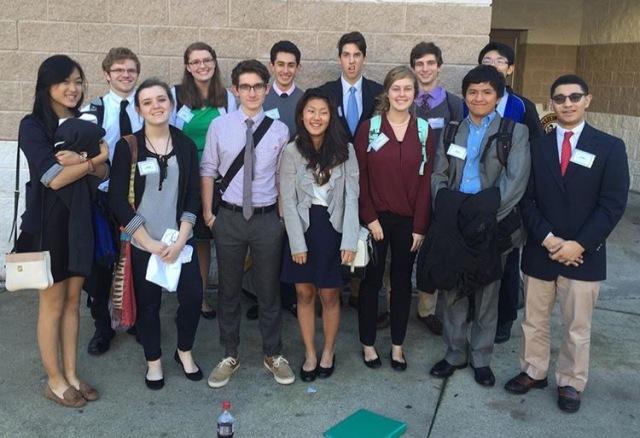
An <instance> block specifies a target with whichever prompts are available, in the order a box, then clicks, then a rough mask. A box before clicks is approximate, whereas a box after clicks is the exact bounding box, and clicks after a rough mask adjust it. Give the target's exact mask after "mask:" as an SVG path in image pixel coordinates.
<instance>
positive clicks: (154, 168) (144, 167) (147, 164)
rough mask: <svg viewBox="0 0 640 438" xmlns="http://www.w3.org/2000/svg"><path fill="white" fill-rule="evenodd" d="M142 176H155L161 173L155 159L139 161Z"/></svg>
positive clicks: (139, 170)
mask: <svg viewBox="0 0 640 438" xmlns="http://www.w3.org/2000/svg"><path fill="white" fill-rule="evenodd" d="M138 172H140V175H143V176H144V175H154V174H156V173H160V166H158V161H157V160H156V159H155V158H147V159H146V161H138Z"/></svg>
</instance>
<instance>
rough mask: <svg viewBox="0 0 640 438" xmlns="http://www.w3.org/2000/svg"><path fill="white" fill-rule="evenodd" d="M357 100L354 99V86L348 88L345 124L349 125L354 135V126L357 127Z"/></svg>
mask: <svg viewBox="0 0 640 438" xmlns="http://www.w3.org/2000/svg"><path fill="white" fill-rule="evenodd" d="M359 119H360V116H359V115H358V102H357V101H356V88H355V87H351V88H349V101H348V102H347V124H348V125H349V131H351V135H355V133H356V128H357V127H358V120H359Z"/></svg>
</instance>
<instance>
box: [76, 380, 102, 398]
mask: <svg viewBox="0 0 640 438" xmlns="http://www.w3.org/2000/svg"><path fill="white" fill-rule="evenodd" d="M78 391H80V394H81V395H82V397H83V398H84V399H85V400H86V401H96V400H98V398H100V396H99V395H98V391H96V389H95V388H94V387H92V386H91V385H89V384H88V383H85V382H80V389H78Z"/></svg>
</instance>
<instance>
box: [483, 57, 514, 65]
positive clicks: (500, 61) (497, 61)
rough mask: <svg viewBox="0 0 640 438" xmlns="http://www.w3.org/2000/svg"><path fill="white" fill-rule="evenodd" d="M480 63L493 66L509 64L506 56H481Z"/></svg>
mask: <svg viewBox="0 0 640 438" xmlns="http://www.w3.org/2000/svg"><path fill="white" fill-rule="evenodd" d="M480 64H482V65H492V66H494V67H497V66H500V67H502V66H505V65H507V66H508V65H510V64H509V60H508V59H507V58H504V57H500V58H496V59H491V58H482V61H481V62H480Z"/></svg>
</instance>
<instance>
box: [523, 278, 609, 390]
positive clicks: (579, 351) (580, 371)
mask: <svg viewBox="0 0 640 438" xmlns="http://www.w3.org/2000/svg"><path fill="white" fill-rule="evenodd" d="M524 290H525V316H524V319H523V321H522V331H523V338H522V339H523V348H522V355H521V357H520V366H521V369H522V371H524V372H525V373H527V374H528V375H529V377H531V378H532V379H544V378H545V377H547V371H548V369H549V358H550V348H551V345H550V341H551V330H550V328H551V321H550V320H551V312H552V311H553V307H554V306H555V302H556V295H557V297H558V301H559V302H560V311H561V314H562V323H563V329H564V333H563V336H562V344H561V345H560V352H559V354H558V362H557V365H556V382H557V384H558V386H573V387H574V388H576V390H577V391H583V390H584V388H585V386H586V384H587V377H588V374H589V344H590V341H591V316H592V315H593V309H594V307H595V304H596V300H597V299H598V292H599V290H600V282H598V281H580V280H571V279H568V278H565V277H558V279H557V280H556V281H545V280H539V279H537V278H533V277H529V276H525V278H524Z"/></svg>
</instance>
